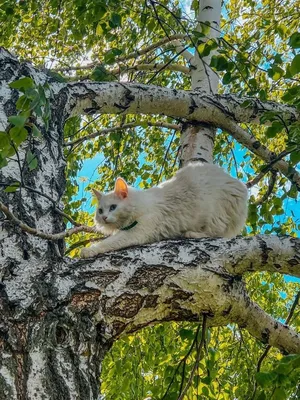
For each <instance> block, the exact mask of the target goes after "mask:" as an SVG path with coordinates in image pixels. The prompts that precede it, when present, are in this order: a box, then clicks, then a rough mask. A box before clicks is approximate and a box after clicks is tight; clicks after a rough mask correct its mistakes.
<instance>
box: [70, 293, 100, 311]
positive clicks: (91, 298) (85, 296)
mask: <svg viewBox="0 0 300 400" xmlns="http://www.w3.org/2000/svg"><path fill="white" fill-rule="evenodd" d="M100 296H101V293H100V292H97V291H94V292H87V293H78V294H74V295H73V296H72V299H71V303H70V306H71V307H74V308H75V309H77V310H79V311H82V310H84V309H91V308H93V309H94V308H98V306H99V298H100ZM90 311H91V310H90ZM95 311H96V310H95Z"/></svg>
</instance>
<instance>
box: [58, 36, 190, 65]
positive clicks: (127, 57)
mask: <svg viewBox="0 0 300 400" xmlns="http://www.w3.org/2000/svg"><path fill="white" fill-rule="evenodd" d="M187 38H188V35H184V34H176V35H171V36H169V37H165V38H163V39H161V40H159V41H158V42H156V43H153V44H151V45H150V46H147V47H145V48H143V49H141V50H136V51H133V52H132V53H129V54H126V55H124V56H120V57H116V59H115V63H119V62H124V61H127V60H130V59H132V58H138V57H140V56H142V55H144V54H147V53H149V52H150V51H152V50H155V49H157V48H158V47H160V46H163V45H165V44H168V45H169V44H172V42H173V41H174V40H178V39H181V40H184V39H187ZM97 64H99V62H98V61H97V62H93V63H90V64H88V65H82V66H79V67H74V66H70V67H62V68H54V69H53V70H52V71H57V72H68V71H78V70H87V69H92V68H95V67H96V66H97Z"/></svg>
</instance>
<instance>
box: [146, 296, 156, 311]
mask: <svg viewBox="0 0 300 400" xmlns="http://www.w3.org/2000/svg"><path fill="white" fill-rule="evenodd" d="M157 303H158V295H152V294H149V295H147V296H145V298H144V303H143V307H144V308H155V307H156V306H157Z"/></svg>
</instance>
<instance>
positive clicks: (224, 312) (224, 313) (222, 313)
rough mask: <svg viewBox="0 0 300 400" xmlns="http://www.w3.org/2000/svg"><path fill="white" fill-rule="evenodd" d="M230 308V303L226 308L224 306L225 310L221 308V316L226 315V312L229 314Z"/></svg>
mask: <svg viewBox="0 0 300 400" xmlns="http://www.w3.org/2000/svg"><path fill="white" fill-rule="evenodd" d="M231 310H232V305H230V306H229V307H228V308H226V309H225V310H223V311H222V312H221V315H222V316H223V317H226V316H227V315H228V314H230V311H231Z"/></svg>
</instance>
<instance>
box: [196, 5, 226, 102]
mask: <svg viewBox="0 0 300 400" xmlns="http://www.w3.org/2000/svg"><path fill="white" fill-rule="evenodd" d="M220 19H221V0H199V13H198V16H197V21H198V27H197V31H198V32H202V29H203V28H207V29H208V30H209V32H208V33H207V35H206V37H205V39H204V40H203V41H204V42H209V40H211V39H217V38H218V37H219V36H220ZM208 24H209V25H210V28H208V26H209V25H208ZM215 54H217V51H216V50H213V51H211V52H210V54H209V55H208V56H205V57H201V56H200V54H199V52H198V51H195V58H194V60H193V61H192V66H193V67H194V68H193V70H192V89H197V88H199V89H201V90H203V91H205V92H207V93H212V94H213V93H216V92H217V90H218V82H219V77H218V75H217V74H216V72H215V71H213V70H212V69H211V68H210V66H209V65H210V61H211V58H212V56H213V55H215Z"/></svg>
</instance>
